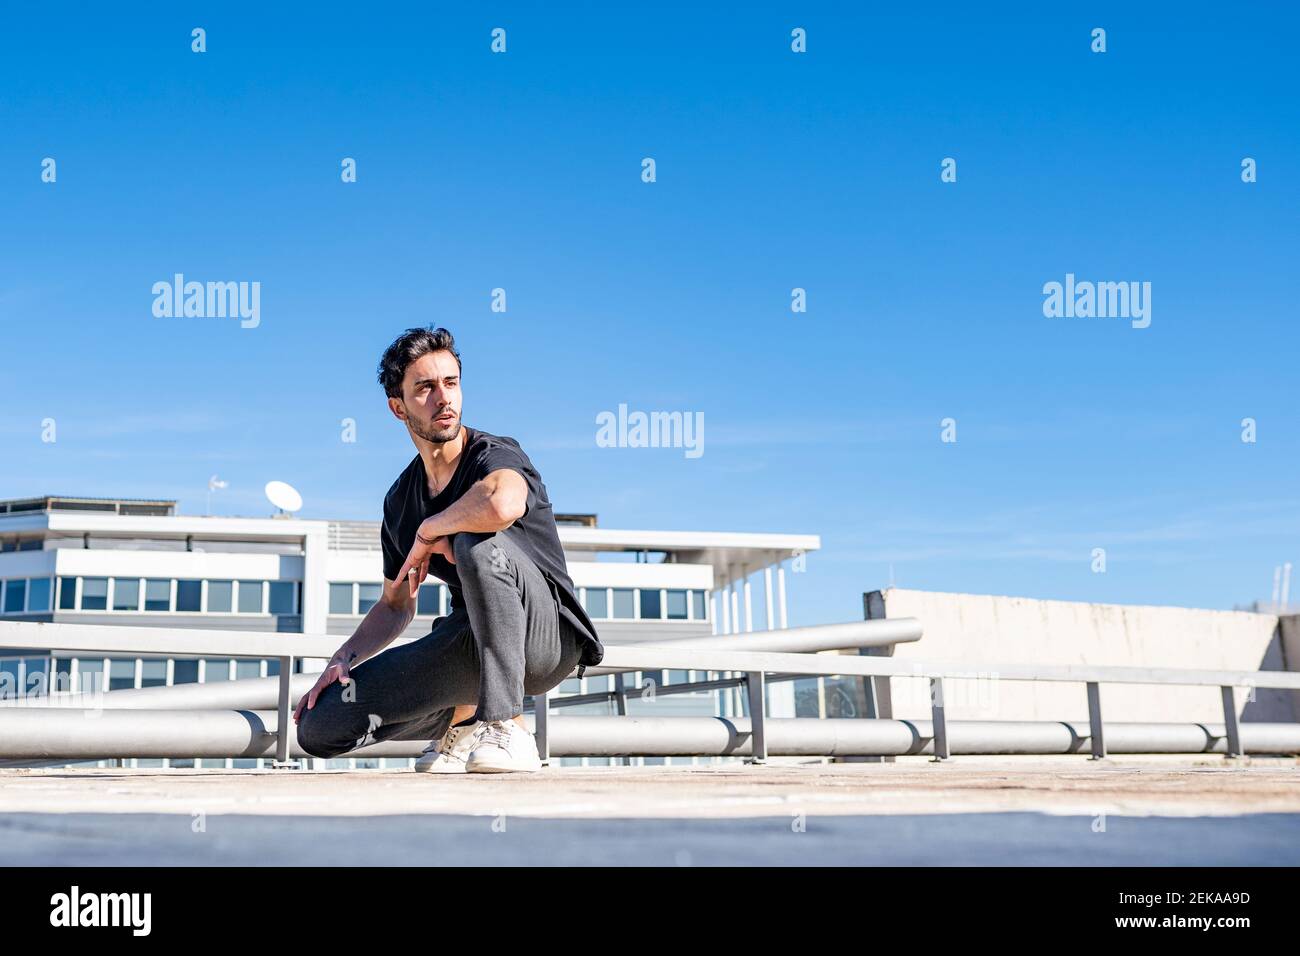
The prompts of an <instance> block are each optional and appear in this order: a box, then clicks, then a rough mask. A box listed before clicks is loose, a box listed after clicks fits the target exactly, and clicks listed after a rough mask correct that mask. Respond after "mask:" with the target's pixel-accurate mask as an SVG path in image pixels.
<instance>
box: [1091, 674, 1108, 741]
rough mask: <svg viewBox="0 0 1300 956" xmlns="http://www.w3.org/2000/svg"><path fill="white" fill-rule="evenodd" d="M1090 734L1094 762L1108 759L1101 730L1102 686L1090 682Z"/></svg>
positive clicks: (1104, 738)
mask: <svg viewBox="0 0 1300 956" xmlns="http://www.w3.org/2000/svg"><path fill="white" fill-rule="evenodd" d="M1088 734H1089V737H1090V738H1091V741H1092V758H1091V759H1093V760H1103V759H1105V757H1106V737H1105V735H1104V733H1103V732H1102V729H1101V685H1100V684H1098V683H1097V682H1096V681H1088Z"/></svg>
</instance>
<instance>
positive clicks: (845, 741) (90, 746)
mask: <svg viewBox="0 0 1300 956" xmlns="http://www.w3.org/2000/svg"><path fill="white" fill-rule="evenodd" d="M276 721H277V714H276V712H275V711H273V710H267V711H225V710H221V711H156V710H155V711H130V710H117V711H110V710H106V711H102V712H100V713H98V714H97V715H94V716H92V715H89V714H83V713H81V712H78V711H74V710H68V709H64V708H36V707H32V708H17V709H11V710H6V711H3V712H0V757H2V758H7V759H10V760H13V759H26V760H30V761H42V760H44V761H48V760H52V759H65V760H69V761H73V760H95V759H106V758H112V757H122V756H134V757H144V758H162V757H171V758H178V759H186V758H191V757H196V758H224V757H234V758H252V757H263V758H270V757H275V756H276V746H277V733H276V729H277V723H276ZM549 722H550V726H549V728H548V733H547V737H548V740H549V747H550V755H551V756H552V757H577V756H593V757H602V756H608V757H616V756H665V757H672V756H733V757H750V756H752V750H751V736H752V735H751V731H752V724H751V722H750V721H749V720H748V719H747V718H726V717H561V716H556V715H551V716H550V718H549ZM764 729H765V732H766V740H765V743H766V751H767V755H768V756H907V755H916V756H921V755H933V754H934V725H933V723H932V722H931V721H925V720H884V719H854V718H826V719H817V718H778V719H768V720H766V721H765V722H764ZM947 730H948V746H949V750H950V753H952V754H988V755H997V754H1008V755H1010V754H1041V755H1050V754H1086V753H1088V751H1089V747H1090V741H1089V733H1088V722H1087V721H962V720H956V721H949V722H948V725H947ZM1106 733H1107V748H1108V749H1109V751H1110V752H1111V753H1112V754H1121V753H1131V754H1139V753H1169V754H1174V753H1181V754H1216V753H1217V754H1225V753H1228V740H1227V731H1226V727H1225V725H1224V724H1198V723H1185V724H1178V723H1169V724H1164V723H1112V724H1108V725H1107V727H1106ZM1241 740H1242V746H1243V748H1244V750H1245V752H1247V753H1255V754H1295V753H1300V724H1297V723H1258V724H1243V725H1242V726H1241ZM426 743H427V742H426V741H424V740H406V741H385V742H384V743H380V744H372V745H370V746H367V747H362V748H359V749H357V750H354V751H351V752H349V753H348V754H347V756H349V757H353V756H355V757H416V756H418V755H419V754H420V753H421V752H422V751H423V749H424V746H425V744H426ZM290 756H293V757H304V756H307V755H306V754H304V753H303V751H302V750H301V749H300V748H299V747H298V744H297V741H296V739H295V740H291V742H290Z"/></svg>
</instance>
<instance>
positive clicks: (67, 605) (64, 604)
mask: <svg viewBox="0 0 1300 956" xmlns="http://www.w3.org/2000/svg"><path fill="white" fill-rule="evenodd" d="M76 607H77V579H76V578H59V610H60V611H72V610H75V609H76Z"/></svg>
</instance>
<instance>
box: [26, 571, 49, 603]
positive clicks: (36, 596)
mask: <svg viewBox="0 0 1300 956" xmlns="http://www.w3.org/2000/svg"><path fill="white" fill-rule="evenodd" d="M52 585H53V580H52V579H51V578H32V579H31V580H30V581H28V582H27V610H28V611H48V610H49V609H50V588H51V586H52Z"/></svg>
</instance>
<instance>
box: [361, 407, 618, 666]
mask: <svg viewBox="0 0 1300 956" xmlns="http://www.w3.org/2000/svg"><path fill="white" fill-rule="evenodd" d="M499 468H509V469H510V470H511V471H515V472H518V473H519V474H520V475H522V476H523V478H524V481H526V482H527V483H528V503H527V506H526V508H525V510H524V513H523V516H522V517H520V518H519V519H518V520H516V521H515V523H514V524H512V525H511V526H510V527H509V528H506V529H505V530H504V531H500V532H498V533H499V534H503V535H506V536H508V537H509V539H510V541H511V542H512V543H513V544H515V545H516V546H518V547H519V549H520V550H522V551H523V552H524V554H526V555H528V556H529V557H530V558H532V559H533V562H534V563H535V564H536V565H537V567H538V569H539V570H540V571H541V572H542V574H543V575H544V576H545V578H546V580H547V581H548V582H549V583H550V585H551V592H552V593H553V594H554V596H555V600H556V603H557V604H558V605H559V612H560V614H561V615H562V616H563V617H565V618H566V619H567V620H568V621H569V623H570V624H572V625H573V627H574V629H575V630H576V631H577V632H578V634H579V635H580V637H582V638H583V642H584V644H585V649H584V651H583V656H582V658H581V659H580V662H581V663H582V664H585V665H586V666H588V667H591V666H593V665H595V664H599V663H600V661H601V658H602V657H603V656H604V654H605V649H604V647H603V646H602V645H601V643H600V638H599V637H598V636H597V635H596V627H595V625H594V624H592V623H591V618H590V617H588V616H587V612H586V610H585V609H584V608H583V607H582V604H581V603H580V602H579V601H578V597H577V593H576V592H575V591H574V588H573V580H572V579H571V578H570V577H569V570H568V566H567V565H566V564H565V561H564V549H563V548H562V547H561V546H560V534H559V532H558V531H557V530H556V527H555V514H554V512H553V511H552V510H551V502H550V499H549V498H548V497H547V495H546V486H545V485H544V484H542V476H541V475H540V474H538V473H537V469H536V468H534V467H533V463H532V462H531V461H529V460H528V456H527V455H526V454H524V450H523V449H522V448H520V447H519V442H517V441H515V440H514V439H513V438H505V437H502V436H499V435H489V434H488V433H487V432H483V431H479V430H478V429H475V428H470V427H469V426H468V425H466V426H465V444H464V447H463V448H462V449H461V452H460V459H459V460H458V461H457V462H456V471H455V474H453V475H452V478H451V481H449V482H447V487H445V488H443V489H442V490H441V491H440V492H438V494H437V495H436V496H434V497H430V496H429V484H428V476H427V475H426V474H425V472H424V461H423V459H421V458H420V456H419V455H416V456H415V458H413V459H412V460H411V463H410V464H409V465H407V466H406V468H405V470H404V471H403V472H402V473H401V474H400V475H398V476H397V480H396V481H395V482H393V487H391V488H389V489H388V494H387V495H385V496H384V523H383V525H382V527H381V531H380V540H381V541H382V543H383V550H384V577H385V578H387V579H388V580H390V581H393V580H395V579H396V578H397V575H398V573H399V572H400V571H401V570H402V565H403V564H404V563H405V562H406V558H407V555H409V554H410V553H411V546H412V545H413V544H414V543H415V532H416V529H417V528H419V526H420V523H421V522H422V521H424V519H425V518H428V517H429V516H430V515H435V514H438V513H439V512H440V511H444V510H446V508H447V507H448V506H449V505H450V504H451V503H452V502H453V501H455V500H456V499H458V498H459V497H460V496H461V495H463V494H465V492H466V491H468V490H469V489H470V486H471V485H473V484H474V483H475V482H477V481H479V480H480V479H481V478H484V477H486V476H487V474H488V473H489V472H492V471H496V470H497V469H499ZM429 573H430V574H432V575H434V576H436V577H439V578H441V579H442V580H443V581H445V582H446V583H447V587H448V589H449V590H450V592H451V604H452V607H453V608H455V607H463V606H464V597H463V595H462V594H461V588H460V577H459V575H458V574H457V573H456V565H454V564H452V563H451V562H450V561H448V560H447V559H446V558H444V557H443V556H442V555H440V554H435V555H432V556H431V557H430V558H429Z"/></svg>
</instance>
